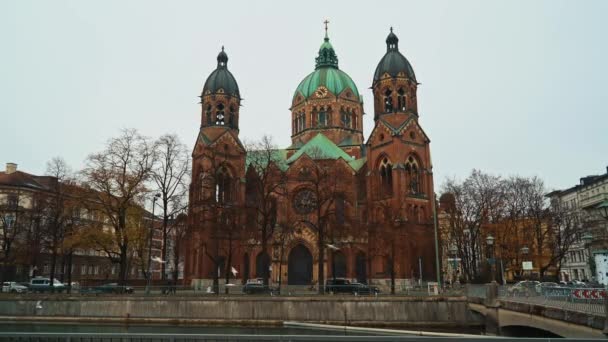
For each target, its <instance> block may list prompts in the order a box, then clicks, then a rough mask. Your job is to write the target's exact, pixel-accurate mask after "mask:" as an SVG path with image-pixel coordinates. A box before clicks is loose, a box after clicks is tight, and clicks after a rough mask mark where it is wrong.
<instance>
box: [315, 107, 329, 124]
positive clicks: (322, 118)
mask: <svg viewBox="0 0 608 342" xmlns="http://www.w3.org/2000/svg"><path fill="white" fill-rule="evenodd" d="M327 122H328V115H327V112H326V111H325V110H324V109H322V110H321V111H320V112H319V113H318V114H317V126H319V127H325V126H327Z"/></svg>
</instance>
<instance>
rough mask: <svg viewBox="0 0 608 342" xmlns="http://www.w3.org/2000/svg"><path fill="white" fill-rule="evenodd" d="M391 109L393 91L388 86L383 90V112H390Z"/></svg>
mask: <svg viewBox="0 0 608 342" xmlns="http://www.w3.org/2000/svg"><path fill="white" fill-rule="evenodd" d="M392 111H393V91H392V90H391V89H390V88H388V89H386V91H385V92H384V112H385V113H391V112H392Z"/></svg>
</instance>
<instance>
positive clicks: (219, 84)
mask: <svg viewBox="0 0 608 342" xmlns="http://www.w3.org/2000/svg"><path fill="white" fill-rule="evenodd" d="M220 89H222V90H223V91H224V93H223V94H225V95H232V96H236V97H238V98H240V97H241V95H240V93H239V85H238V84H237V83H236V79H234V76H232V73H231V72H230V71H228V55H227V54H226V52H224V47H223V46H222V51H221V52H220V53H219V55H217V69H215V70H214V71H213V72H212V73H211V74H210V75H209V77H207V81H205V85H204V86H203V93H202V96H204V95H207V94H217V92H218V90H220Z"/></svg>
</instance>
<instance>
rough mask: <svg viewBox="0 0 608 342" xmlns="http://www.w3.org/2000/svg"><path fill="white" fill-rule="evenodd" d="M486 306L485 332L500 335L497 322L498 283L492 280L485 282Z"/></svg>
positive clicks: (498, 305)
mask: <svg viewBox="0 0 608 342" xmlns="http://www.w3.org/2000/svg"><path fill="white" fill-rule="evenodd" d="M484 305H485V307H486V334H488V335H496V336H497V335H500V324H499V322H498V309H499V307H500V304H499V303H498V284H497V283H496V281H492V282H491V283H489V284H486V299H485V301H484Z"/></svg>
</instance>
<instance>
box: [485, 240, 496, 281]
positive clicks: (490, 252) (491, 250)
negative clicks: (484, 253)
mask: <svg viewBox="0 0 608 342" xmlns="http://www.w3.org/2000/svg"><path fill="white" fill-rule="evenodd" d="M486 245H487V246H488V255H489V256H490V257H489V258H488V261H489V264H490V272H491V273H492V282H495V281H496V276H495V274H494V237H493V236H492V235H488V236H487V237H486Z"/></svg>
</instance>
